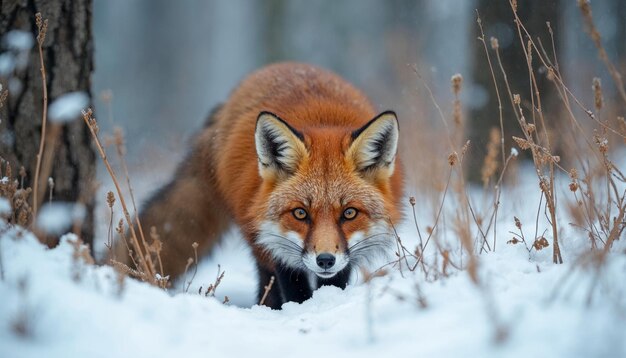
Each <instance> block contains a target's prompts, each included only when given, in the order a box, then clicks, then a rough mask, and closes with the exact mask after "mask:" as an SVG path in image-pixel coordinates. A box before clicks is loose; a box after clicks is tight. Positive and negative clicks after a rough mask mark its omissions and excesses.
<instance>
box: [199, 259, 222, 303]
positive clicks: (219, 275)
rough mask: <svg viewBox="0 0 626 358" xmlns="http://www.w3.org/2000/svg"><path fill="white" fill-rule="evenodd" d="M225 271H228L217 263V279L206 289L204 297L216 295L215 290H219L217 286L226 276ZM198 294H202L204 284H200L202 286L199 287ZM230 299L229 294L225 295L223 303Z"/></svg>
mask: <svg viewBox="0 0 626 358" xmlns="http://www.w3.org/2000/svg"><path fill="white" fill-rule="evenodd" d="M225 273H226V271H222V267H221V266H220V265H217V276H216V277H215V281H214V282H213V283H211V284H209V286H208V287H207V289H206V291H205V292H204V297H215V291H216V290H217V287H218V286H219V285H220V283H222V279H223V278H224V274H225ZM198 294H199V295H200V294H202V286H200V288H199V289H198ZM229 301H230V299H229V298H228V296H225V297H224V302H223V303H224V304H226V303H228V302H229Z"/></svg>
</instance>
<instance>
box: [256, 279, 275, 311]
mask: <svg viewBox="0 0 626 358" xmlns="http://www.w3.org/2000/svg"><path fill="white" fill-rule="evenodd" d="M274 280H275V278H274V275H272V277H270V282H268V284H267V285H265V287H263V288H264V290H265V291H263V296H261V301H259V305H260V306H263V304H264V303H265V300H266V299H267V295H268V294H269V293H270V290H271V289H272V287H273V286H274Z"/></svg>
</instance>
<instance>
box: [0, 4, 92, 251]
mask: <svg viewBox="0 0 626 358" xmlns="http://www.w3.org/2000/svg"><path fill="white" fill-rule="evenodd" d="M1 4H2V5H1V7H2V8H1V15H2V16H1V17H0V34H3V35H4V34H7V33H8V32H9V31H11V30H21V31H25V32H27V33H30V34H32V39H33V47H32V48H31V49H30V50H28V51H26V52H25V53H24V54H26V53H29V56H28V62H27V63H25V67H24V68H19V66H16V68H15V69H14V70H12V71H11V73H8V74H6V73H4V74H3V73H2V72H0V81H1V83H2V86H3V88H4V89H7V88H8V90H9V95H8V99H7V101H6V102H5V103H4V105H3V106H2V108H0V132H1V133H2V134H1V135H0V156H2V157H3V159H5V160H7V161H8V162H9V163H10V164H11V166H12V167H13V168H16V169H18V168H20V167H21V166H23V167H24V168H25V169H26V173H27V176H26V177H25V179H24V187H29V186H30V187H33V185H32V184H33V181H34V175H35V171H36V170H35V167H36V162H37V153H38V149H39V143H40V138H41V127H42V112H43V87H42V75H41V72H40V61H39V52H38V49H37V41H36V37H37V32H38V31H37V25H36V23H35V14H36V13H37V12H40V13H41V14H42V17H43V18H44V19H47V20H48V28H47V33H46V37H45V41H44V43H43V62H44V65H45V68H46V76H47V83H46V87H47V90H48V103H53V102H54V100H55V99H56V98H57V97H59V96H61V95H63V94H66V93H68V92H73V91H81V92H84V93H86V94H87V95H89V97H90V98H91V73H92V71H93V40H92V33H91V26H92V25H91V24H92V2H91V0H8V1H2V2H1ZM3 43H4V44H5V46H6V43H7V41H3ZM2 50H3V51H7V52H8V51H11V49H8V48H3V49H2ZM5 53H6V52H5ZM3 91H4V90H3ZM50 132H51V127H50V123H48V133H50ZM46 137H47V138H46V142H45V149H44V153H46V154H44V156H43V157H44V158H45V157H46V155H51V158H52V162H51V164H52V165H51V166H50V169H49V170H46V169H45V168H44V169H42V172H41V174H40V180H39V181H40V183H43V184H44V185H39V190H38V192H39V195H38V196H39V198H40V199H39V200H38V201H40V202H41V201H43V202H47V201H48V199H49V192H50V191H49V190H50V188H48V187H47V183H48V181H47V178H48V177H52V178H53V179H54V188H53V192H52V198H53V199H52V200H58V201H65V202H75V203H81V204H83V205H84V206H85V209H86V213H85V217H84V220H83V221H82V223H77V225H75V227H74V231H77V232H78V233H79V235H80V237H81V238H82V240H83V241H84V242H86V243H89V244H91V243H92V242H93V207H94V197H95V196H94V191H95V190H94V177H95V172H96V167H95V158H96V157H95V153H94V151H93V149H92V146H91V138H90V136H89V131H88V129H87V127H86V126H85V124H84V123H83V122H82V120H75V121H73V122H70V123H66V124H63V125H61V126H60V128H59V132H58V137H57V138H58V139H57V140H56V144H54V141H52V143H50V142H49V141H48V137H49V136H48V135H46ZM53 144H54V145H53ZM16 169H14V173H16V172H17V170H16ZM44 198H45V199H44ZM31 200H32V195H31Z"/></svg>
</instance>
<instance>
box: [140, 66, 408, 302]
mask: <svg viewBox="0 0 626 358" xmlns="http://www.w3.org/2000/svg"><path fill="white" fill-rule="evenodd" d="M398 136H399V133H398V121H397V118H396V114H395V113H394V112H392V111H386V112H382V113H380V114H378V115H377V114H376V112H375V111H374V108H373V106H372V104H371V103H370V101H369V100H368V99H367V97H365V95H363V94H362V93H361V92H360V91H359V90H357V89H356V88H355V87H353V86H352V85H351V84H349V83H347V82H346V81H345V80H344V79H342V78H341V77H339V76H338V75H335V74H333V73H331V72H329V71H326V70H323V69H321V68H318V67H314V66H311V65H306V64H298V63H279V64H274V65H270V66H267V67H265V68H262V69H260V70H258V71H257V72H254V73H253V74H251V75H249V76H248V77H247V78H245V79H244V80H243V82H241V83H240V85H239V86H238V87H237V88H236V89H235V90H234V92H232V94H231V95H230V97H229V98H228V100H227V101H226V102H225V103H224V104H223V105H222V106H221V107H219V108H218V109H216V110H214V112H213V113H212V114H211V116H210V118H209V120H208V122H207V124H206V126H205V128H203V129H202V131H201V133H200V134H199V135H198V136H197V138H195V140H194V143H193V148H192V149H191V152H190V154H189V155H188V157H187V158H186V159H185V160H184V161H183V162H182V163H181V164H180V166H179V169H178V170H177V171H176V177H175V178H174V179H173V180H172V181H171V182H170V183H169V184H167V185H165V186H164V187H163V188H162V189H160V190H159V191H158V192H157V193H156V194H155V195H154V196H153V197H152V198H151V199H150V200H149V201H148V202H147V203H146V205H145V207H144V208H143V210H142V211H141V213H140V220H141V222H142V225H143V226H144V227H147V228H149V227H152V226H154V227H156V230H157V232H158V233H159V235H160V237H161V239H162V241H163V249H162V259H163V267H164V271H165V273H166V274H170V275H172V276H173V277H176V276H177V275H179V274H181V273H182V271H183V270H184V268H185V263H186V260H187V258H188V257H190V254H191V253H192V252H193V251H192V249H191V244H192V242H194V241H195V242H198V244H199V248H198V250H199V253H206V252H208V251H209V250H210V249H211V247H212V246H213V245H214V244H215V243H216V242H218V240H219V237H220V235H221V234H222V233H223V232H224V231H225V230H226V229H227V228H228V227H229V226H230V224H231V223H233V222H234V224H236V225H238V226H239V228H240V229H241V232H242V234H243V235H244V237H245V239H246V241H247V242H248V243H249V245H250V247H251V249H252V252H253V255H254V258H255V260H256V266H257V268H258V272H259V281H258V282H259V283H258V292H259V298H260V297H261V296H262V295H263V293H264V286H265V285H267V284H268V282H269V281H270V277H271V276H274V277H275V279H276V280H275V284H274V286H273V288H272V289H271V291H270V292H269V295H268V296H267V298H266V300H265V305H267V306H269V307H271V308H275V309H278V308H280V307H281V306H282V304H283V303H284V302H287V301H295V302H303V301H304V300H306V299H308V298H310V297H311V295H312V290H313V289H315V288H318V287H320V286H321V285H334V286H338V287H341V288H345V287H346V285H347V283H348V281H349V278H350V273H351V271H352V270H353V269H354V268H355V267H356V266H358V265H360V264H363V263H365V262H367V261H368V260H370V259H371V258H373V257H375V256H376V255H379V254H380V253H383V252H385V251H386V250H388V249H389V248H390V247H391V246H393V243H394V237H393V234H392V232H393V231H392V227H391V223H392V222H394V221H398V220H399V219H400V216H401V214H400V209H399V207H400V200H401V196H402V190H403V187H402V172H401V168H400V165H399V162H398V160H397V159H396V152H397V147H398Z"/></svg>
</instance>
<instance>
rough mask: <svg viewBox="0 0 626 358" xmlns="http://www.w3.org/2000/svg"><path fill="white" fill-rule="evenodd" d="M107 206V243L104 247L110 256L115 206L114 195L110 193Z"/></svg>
mask: <svg viewBox="0 0 626 358" xmlns="http://www.w3.org/2000/svg"><path fill="white" fill-rule="evenodd" d="M106 202H107V206H108V207H109V211H110V212H109V229H108V231H107V242H106V243H104V246H106V247H107V249H108V250H109V253H110V254H112V252H113V251H112V249H113V216H114V215H113V205H114V204H115V194H113V192H112V191H109V192H108V193H107V199H106Z"/></svg>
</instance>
